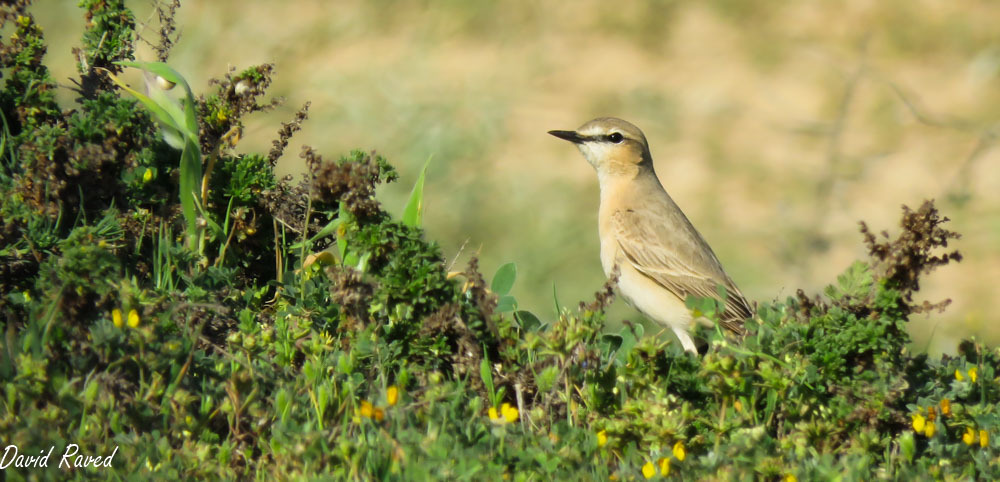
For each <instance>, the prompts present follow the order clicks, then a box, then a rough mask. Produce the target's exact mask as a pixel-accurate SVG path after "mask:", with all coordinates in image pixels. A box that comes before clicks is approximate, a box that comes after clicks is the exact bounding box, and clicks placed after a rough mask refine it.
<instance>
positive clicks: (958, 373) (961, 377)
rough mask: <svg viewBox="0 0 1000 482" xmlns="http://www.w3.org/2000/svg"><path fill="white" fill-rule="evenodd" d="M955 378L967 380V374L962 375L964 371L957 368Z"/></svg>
mask: <svg viewBox="0 0 1000 482" xmlns="http://www.w3.org/2000/svg"><path fill="white" fill-rule="evenodd" d="M955 380H958V381H962V380H965V375H962V372H960V371H958V369H957V368H956V369H955Z"/></svg>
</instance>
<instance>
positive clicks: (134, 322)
mask: <svg viewBox="0 0 1000 482" xmlns="http://www.w3.org/2000/svg"><path fill="white" fill-rule="evenodd" d="M137 326H139V312H138V311H135V308H133V309H131V310H128V327H129V328H135V327H137Z"/></svg>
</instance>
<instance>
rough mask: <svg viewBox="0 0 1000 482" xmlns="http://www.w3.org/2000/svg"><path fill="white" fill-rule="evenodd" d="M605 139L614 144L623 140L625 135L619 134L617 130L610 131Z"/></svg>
mask: <svg viewBox="0 0 1000 482" xmlns="http://www.w3.org/2000/svg"><path fill="white" fill-rule="evenodd" d="M607 139H608V140H609V141H611V142H614V143H615V144H618V143H620V142H621V141H623V140H625V136H623V135H621V133H618V132H612V133H611V134H608V137H607Z"/></svg>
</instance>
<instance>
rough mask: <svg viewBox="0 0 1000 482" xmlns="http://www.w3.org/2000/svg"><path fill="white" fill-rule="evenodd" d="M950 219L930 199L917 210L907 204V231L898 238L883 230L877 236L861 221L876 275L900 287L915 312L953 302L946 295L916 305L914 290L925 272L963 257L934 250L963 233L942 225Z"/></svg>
mask: <svg viewBox="0 0 1000 482" xmlns="http://www.w3.org/2000/svg"><path fill="white" fill-rule="evenodd" d="M948 221H949V219H948V218H947V217H941V216H940V215H939V214H938V210H937V208H936V207H935V206H934V201H933V200H928V201H924V203H923V204H922V205H921V206H920V208H919V209H917V210H916V211H913V210H912V209H910V208H909V207H907V206H903V218H902V219H901V220H900V223H899V225H900V227H902V228H903V231H902V232H901V233H900V234H899V236H897V237H896V239H890V238H889V233H887V232H885V231H882V232H881V233H880V234H881V236H876V235H875V234H873V233H872V232H871V230H870V229H869V228H868V225H867V224H865V222H864V221H861V222H859V224H860V225H861V234H862V235H863V236H864V242H865V245H866V246H867V247H868V254H869V255H870V256H871V257H872V268H873V269H874V273H875V277H876V279H880V280H885V281H886V282H888V283H889V285H890V286H891V287H893V288H895V289H897V290H899V291H900V292H901V293H902V295H903V299H904V300H906V302H907V304H909V305H910V309H911V312H913V313H922V312H927V311H930V310H939V311H941V310H944V308H945V307H946V306H948V304H949V303H951V300H950V299H946V300H944V301H941V302H938V303H929V302H927V301H924V302H923V303H922V304H921V305H918V306H914V305H912V302H913V293H914V292H916V291H918V290H920V276H921V275H924V274H927V273H930V272H931V271H934V270H935V269H937V268H938V267H940V266H944V265H946V264H948V263H949V262H951V261H956V262H957V261H961V260H962V255H961V254H960V253H959V252H958V250H953V251H951V252H947V253H944V254H941V255H936V254H934V251H935V250H937V249H939V248H947V247H948V241H949V240H951V239H959V238H960V237H961V235H960V234H958V233H956V232H954V231H949V230H947V229H944V228H942V227H941V225H942V224H944V223H946V222H948Z"/></svg>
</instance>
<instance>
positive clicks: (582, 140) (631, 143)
mask: <svg viewBox="0 0 1000 482" xmlns="http://www.w3.org/2000/svg"><path fill="white" fill-rule="evenodd" d="M549 134H552V135H554V136H556V137H558V138H560V139H565V140H567V141H570V142H572V143H574V144H576V147H577V148H578V149H580V152H581V153H583V157H585V158H586V159H587V162H589V163H590V165H592V166H594V169H597V172H598V173H610V172H619V171H620V172H635V171H636V167H637V166H648V167H649V168H652V166H653V161H652V158H651V157H650V155H649V145H648V144H647V143H646V136H645V135H643V134H642V131H641V130H639V128H638V127H636V126H634V125H632V124H631V123H629V122H626V121H623V120H621V119H618V118H616V117H598V118H597V119H594V120H592V121H590V122H587V123H586V124H584V125H582V126H580V128H579V129H577V130H575V131H549Z"/></svg>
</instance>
